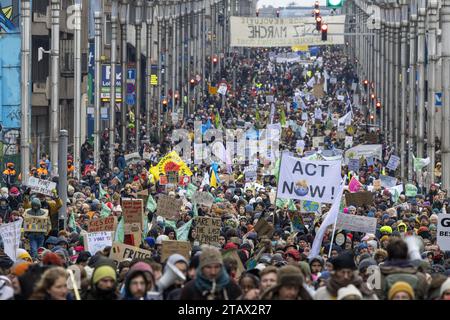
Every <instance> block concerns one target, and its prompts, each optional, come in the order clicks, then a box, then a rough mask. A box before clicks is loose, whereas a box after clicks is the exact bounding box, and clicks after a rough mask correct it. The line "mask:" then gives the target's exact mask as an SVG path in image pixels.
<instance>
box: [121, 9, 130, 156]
mask: <svg viewBox="0 0 450 320" xmlns="http://www.w3.org/2000/svg"><path fill="white" fill-rule="evenodd" d="M129 16H130V6H129V2H128V0H121V1H120V4H119V22H120V26H121V37H120V38H121V41H122V45H121V50H122V54H121V59H122V61H121V63H122V74H123V75H126V74H127V73H128V70H127V63H128V53H127V29H128V22H129ZM126 85H127V83H126V81H122V94H124V93H125V92H127V90H126V89H127V88H126ZM120 125H121V137H122V148H123V149H125V145H126V142H127V108H126V107H125V101H124V100H122V110H121V124H120Z"/></svg>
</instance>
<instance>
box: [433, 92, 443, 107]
mask: <svg viewBox="0 0 450 320" xmlns="http://www.w3.org/2000/svg"><path fill="white" fill-rule="evenodd" d="M434 100H435V102H434V105H435V106H436V107H442V92H436V93H435V94H434Z"/></svg>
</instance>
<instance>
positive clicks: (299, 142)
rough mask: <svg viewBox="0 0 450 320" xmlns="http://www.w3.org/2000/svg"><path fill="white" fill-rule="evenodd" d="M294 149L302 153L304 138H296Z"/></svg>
mask: <svg viewBox="0 0 450 320" xmlns="http://www.w3.org/2000/svg"><path fill="white" fill-rule="evenodd" d="M295 149H296V150H297V153H299V154H303V150H304V149H305V140H297V143H296V144H295Z"/></svg>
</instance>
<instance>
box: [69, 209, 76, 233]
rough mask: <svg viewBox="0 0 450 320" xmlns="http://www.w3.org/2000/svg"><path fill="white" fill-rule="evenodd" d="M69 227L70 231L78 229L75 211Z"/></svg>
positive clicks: (71, 215) (71, 216)
mask: <svg viewBox="0 0 450 320" xmlns="http://www.w3.org/2000/svg"><path fill="white" fill-rule="evenodd" d="M68 226H69V228H70V229H74V230H76V229H77V223H76V221H75V213H74V212H73V211H72V213H71V214H70V218H69V223H68Z"/></svg>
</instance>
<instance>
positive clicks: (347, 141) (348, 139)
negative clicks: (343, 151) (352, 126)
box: [345, 136, 353, 148]
mask: <svg viewBox="0 0 450 320" xmlns="http://www.w3.org/2000/svg"><path fill="white" fill-rule="evenodd" d="M352 146H353V137H352V136H346V137H345V148H351V147H352Z"/></svg>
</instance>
